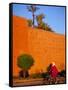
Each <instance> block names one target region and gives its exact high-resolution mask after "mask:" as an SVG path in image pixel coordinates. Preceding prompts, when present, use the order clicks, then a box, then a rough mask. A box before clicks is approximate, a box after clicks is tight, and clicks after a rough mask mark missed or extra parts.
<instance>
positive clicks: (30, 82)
mask: <svg viewBox="0 0 68 90" xmlns="http://www.w3.org/2000/svg"><path fill="white" fill-rule="evenodd" d="M65 83H66V80H65V78H64V77H57V80H56V82H55V83H54V82H53V80H50V79H46V78H45V79H43V78H36V79H14V80H13V86H35V85H54V84H65Z"/></svg>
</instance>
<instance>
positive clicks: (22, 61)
mask: <svg viewBox="0 0 68 90" xmlns="http://www.w3.org/2000/svg"><path fill="white" fill-rule="evenodd" d="M33 64H34V59H33V57H32V56H31V55H27V54H24V55H20V56H19V57H18V59H17V65H18V67H20V68H21V69H23V70H28V69H30V67H31V66H32V65H33Z"/></svg>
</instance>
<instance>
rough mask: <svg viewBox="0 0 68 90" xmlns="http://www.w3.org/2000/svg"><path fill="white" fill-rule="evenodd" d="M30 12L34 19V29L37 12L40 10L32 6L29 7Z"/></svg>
mask: <svg viewBox="0 0 68 90" xmlns="http://www.w3.org/2000/svg"><path fill="white" fill-rule="evenodd" d="M27 9H28V11H29V12H31V13H32V17H33V20H32V21H33V27H34V24H35V12H36V11H37V10H38V9H39V8H38V7H36V6H35V5H30V6H28V7H27Z"/></svg>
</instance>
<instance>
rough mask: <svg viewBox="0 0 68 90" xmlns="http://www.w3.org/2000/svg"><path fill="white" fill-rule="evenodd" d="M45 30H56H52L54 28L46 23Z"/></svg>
mask: <svg viewBox="0 0 68 90" xmlns="http://www.w3.org/2000/svg"><path fill="white" fill-rule="evenodd" d="M45 30H46V31H50V32H54V31H53V30H52V28H51V27H50V26H49V25H48V24H46V23H45Z"/></svg>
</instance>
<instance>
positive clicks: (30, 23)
mask: <svg viewBox="0 0 68 90" xmlns="http://www.w3.org/2000/svg"><path fill="white" fill-rule="evenodd" d="M27 22H28V26H29V27H32V25H33V22H32V20H31V19H29V20H27Z"/></svg>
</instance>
